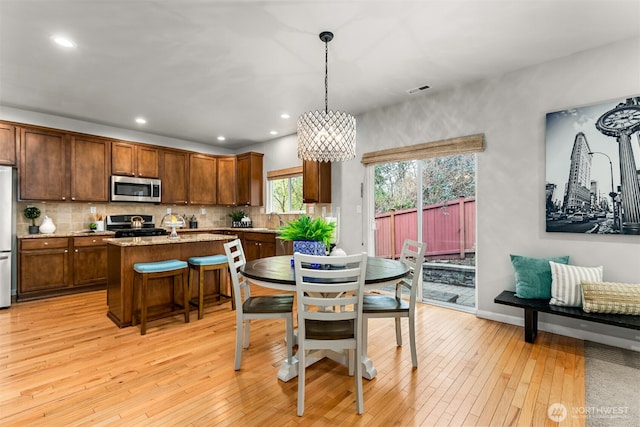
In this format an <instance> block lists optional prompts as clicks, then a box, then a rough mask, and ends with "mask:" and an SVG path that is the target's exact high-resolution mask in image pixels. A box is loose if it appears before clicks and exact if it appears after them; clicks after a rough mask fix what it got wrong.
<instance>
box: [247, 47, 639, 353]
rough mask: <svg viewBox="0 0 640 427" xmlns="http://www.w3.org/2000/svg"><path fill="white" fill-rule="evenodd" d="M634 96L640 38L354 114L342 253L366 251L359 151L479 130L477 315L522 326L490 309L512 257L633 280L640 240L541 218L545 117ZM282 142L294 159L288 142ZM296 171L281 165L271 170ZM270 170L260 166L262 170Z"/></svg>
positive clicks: (340, 177) (587, 331)
mask: <svg viewBox="0 0 640 427" xmlns="http://www.w3.org/2000/svg"><path fill="white" fill-rule="evenodd" d="M639 94H640V39H632V40H627V41H623V42H619V43H615V44H613V45H609V46H604V47H601V48H597V49H593V50H590V51H587V52H583V53H580V54H576V55H572V56H570V57H566V58H563V59H560V60H555V61H552V62H548V63H544V64H540V65H537V66H534V67H530V68H526V69H523V70H519V71H517V72H513V73H509V74H506V75H503V76H498V77H495V78H492V79H489V80H486V81H482V82H477V83H474V84H469V85H465V86H461V87H457V88H454V89H451V90H445V91H442V92H429V91H426V92H425V93H422V94H420V95H417V96H416V97H415V98H411V99H410V100H408V101H407V102H405V103H403V104H399V105H395V106H391V107H388V108H384V109H380V110H376V111H371V112H368V113H365V114H364V115H362V116H359V117H358V118H357V132H358V136H357V156H356V159H354V160H351V161H348V162H344V163H334V164H333V177H332V178H333V179H332V181H333V191H332V201H333V203H332V205H333V207H337V206H340V207H341V213H342V217H341V221H342V222H341V230H342V231H341V239H340V241H341V246H342V247H343V248H344V249H345V250H346V251H347V252H348V253H353V252H357V251H362V250H367V248H368V242H367V230H366V224H365V219H366V218H365V214H364V213H363V214H358V213H356V205H358V204H361V205H362V207H363V212H365V213H366V210H365V207H366V206H367V203H368V200H361V199H360V183H362V182H364V181H365V168H364V167H363V166H362V164H361V163H360V159H361V158H362V154H363V153H365V152H369V151H375V150H381V149H385V148H391V147H398V146H408V145H413V144H419V143H424V142H430V141H437V140H441V139H446V138H453V137H457V136H463V135H471V134H476V133H483V134H484V136H485V147H486V149H485V151H484V152H482V153H479V154H478V155H477V228H478V229H477V243H478V252H477V277H476V283H477V291H478V305H477V313H478V315H479V316H482V317H489V318H493V319H496V320H502V321H506V322H510V323H519V324H522V310H520V309H514V308H511V307H506V306H500V305H496V304H494V303H493V298H494V297H495V296H496V295H498V294H499V293H500V292H501V291H502V290H503V289H513V288H514V283H513V279H514V277H513V271H512V268H511V263H510V261H509V254H512V253H514V254H522V255H529V256H555V255H565V254H567V255H570V256H571V263H572V264H575V265H584V266H594V265H603V266H604V279H605V280H608V281H621V282H630V283H640V268H639V267H638V266H639V265H640V236H626V235H625V236H603V235H583V234H570V233H547V232H545V215H544V212H545V191H544V190H545V188H544V186H545V114H546V113H548V112H553V111H559V110H563V109H566V108H570V107H578V106H582V105H587V104H593V103H599V102H602V101H606V100H610V99H617V98H623V97H626V96H630V95H636V96H637V95H639ZM288 143H290V144H291V146H290V149H289V152H290V153H292V156H293V158H294V159H295V160H296V161H297V158H296V157H295V139H290V140H288ZM252 148H253V147H252ZM634 148H635V149H638V147H637V145H636V146H635V147H634ZM264 151H265V152H268V149H267V148H266V147H264ZM281 160H282V159H281ZM294 165H295V164H294V163H293V161H292V162H291V164H289V165H283V164H282V162H279V163H278V167H277V168H280V167H290V166H294ZM639 166H640V165H639ZM277 168H276V167H274V168H272V167H271V164H270V163H269V161H265V170H270V169H277ZM365 197H366V195H365ZM540 321H541V324H540V328H541V329H546V330H551V331H555V332H559V333H562V334H566V335H571V336H577V337H580V338H585V339H591V340H594V341H600V342H607V343H609V344H614V345H621V346H624V347H634V348H637V349H638V350H639V351H640V344H639V343H640V333H636V332H634V331H630V330H626V329H622V328H615V327H608V326H605V325H596V324H593V323H588V324H584V322H579V321H574V320H573V319H566V318H559V317H557V316H546V315H544V314H541V315H540ZM567 328H571V329H572V330H568V329H567ZM607 336H611V337H607Z"/></svg>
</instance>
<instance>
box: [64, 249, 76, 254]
mask: <svg viewBox="0 0 640 427" xmlns="http://www.w3.org/2000/svg"><path fill="white" fill-rule="evenodd" d="M65 252H66V251H65ZM74 252H75V253H78V250H77V249H76V250H75V251H74Z"/></svg>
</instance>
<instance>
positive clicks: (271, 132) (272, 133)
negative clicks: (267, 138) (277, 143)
mask: <svg viewBox="0 0 640 427" xmlns="http://www.w3.org/2000/svg"><path fill="white" fill-rule="evenodd" d="M269 134H271V135H277V134H278V131H277V130H272V131H270V132H269Z"/></svg>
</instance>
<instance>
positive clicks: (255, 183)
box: [236, 152, 264, 206]
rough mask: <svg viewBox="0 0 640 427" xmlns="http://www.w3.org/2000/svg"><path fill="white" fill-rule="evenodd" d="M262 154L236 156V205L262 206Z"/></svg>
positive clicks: (252, 153)
mask: <svg viewBox="0 0 640 427" xmlns="http://www.w3.org/2000/svg"><path fill="white" fill-rule="evenodd" d="M263 158H264V154H262V153H254V152H250V153H244V154H238V155H237V156H236V159H237V160H236V180H237V185H236V203H237V204H238V205H246V206H262V205H263V204H264V203H263V196H262V193H263V179H262V162H263Z"/></svg>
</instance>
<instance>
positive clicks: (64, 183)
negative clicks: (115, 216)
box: [0, 121, 331, 206]
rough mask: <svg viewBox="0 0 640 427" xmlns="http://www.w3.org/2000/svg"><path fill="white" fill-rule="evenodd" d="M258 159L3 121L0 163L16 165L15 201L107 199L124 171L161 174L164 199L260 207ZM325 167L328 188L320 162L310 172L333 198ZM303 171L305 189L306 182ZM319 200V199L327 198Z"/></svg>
mask: <svg viewBox="0 0 640 427" xmlns="http://www.w3.org/2000/svg"><path fill="white" fill-rule="evenodd" d="M263 158H264V155H263V154H262V153H254V152H249V153H244V154H239V155H237V156H234V155H231V156H216V155H210V154H201V153H195V152H191V151H185V150H178V149H172V148H164V147H159V146H153V145H146V144H138V143H133V142H127V141H113V140H110V139H108V138H103V137H100V136H93V135H85V134H81V133H76V132H72V131H64V130H58V129H50V128H45V127H40V126H32V125H23V124H21V123H12V122H3V121H0V165H11V166H13V165H16V164H17V165H18V170H19V197H20V200H34V201H78V202H109V200H110V191H109V188H110V176H111V175H124V176H131V177H140V178H160V179H161V181H162V195H161V198H162V203H166V204H177V205H225V206H236V205H237V206H262V205H263V177H262V174H263ZM328 166H329V182H328V187H326V186H325V184H322V185H321V186H318V185H319V184H318V181H317V179H320V177H321V173H322V172H320V171H318V169H317V167H316V172H314V173H313V174H312V175H313V176H314V177H315V181H314V182H315V185H316V192H318V191H320V194H325V191H324V189H327V188H328V193H329V201H330V199H331V195H330V192H331V181H330V179H331V165H330V164H328ZM323 170H324V169H323ZM306 173H307V172H305V184H304V185H305V191H306V185H307V183H308V182H311V180H309V179H307V175H306ZM323 182H324V181H323ZM305 194H306V193H305ZM305 197H306V196H305ZM321 200H324V199H320V200H319V201H317V203H325V202H323V201H321ZM305 201H306V200H305Z"/></svg>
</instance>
